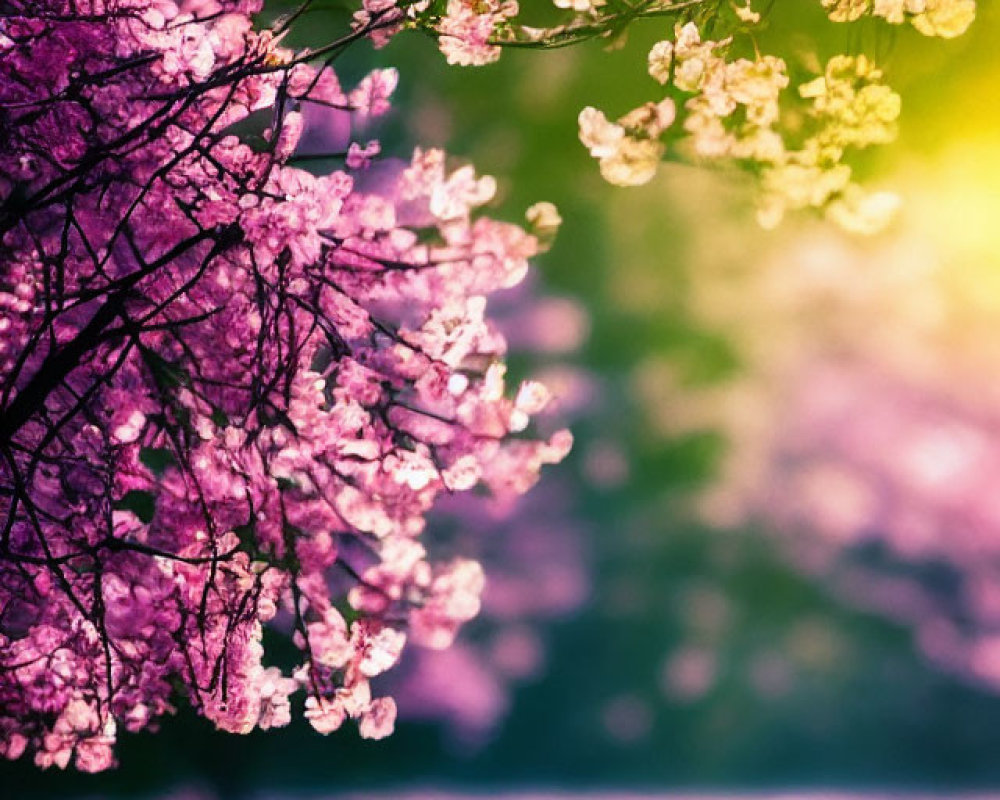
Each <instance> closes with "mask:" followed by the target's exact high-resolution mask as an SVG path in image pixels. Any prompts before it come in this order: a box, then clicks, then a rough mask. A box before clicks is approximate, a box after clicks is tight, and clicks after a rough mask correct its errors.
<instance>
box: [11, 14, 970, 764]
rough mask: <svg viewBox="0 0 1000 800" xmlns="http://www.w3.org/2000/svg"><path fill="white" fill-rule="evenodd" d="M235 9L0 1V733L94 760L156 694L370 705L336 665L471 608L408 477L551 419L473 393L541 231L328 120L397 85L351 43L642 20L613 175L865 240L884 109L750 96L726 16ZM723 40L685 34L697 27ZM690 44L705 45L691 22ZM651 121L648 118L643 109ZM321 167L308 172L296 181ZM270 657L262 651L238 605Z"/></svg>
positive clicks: (552, 441) (287, 706) (147, 721)
mask: <svg viewBox="0 0 1000 800" xmlns="http://www.w3.org/2000/svg"><path fill="white" fill-rule="evenodd" d="M310 5H311V3H310V2H308V1H307V2H304V3H303V4H302V5H301V6H299V7H298V8H297V10H296V11H294V12H292V13H291V14H290V15H288V16H287V17H285V18H284V19H282V20H280V21H279V22H277V23H275V25H274V26H273V27H272V28H270V29H266V30H260V29H257V28H255V27H254V24H253V20H252V16H253V15H254V14H255V13H256V12H258V11H259V10H260V6H261V3H260V0H30V1H29V0H7V1H6V2H4V3H2V4H0V143H2V147H0V334H2V338H0V753H2V754H3V755H4V756H6V757H8V758H17V757H19V756H21V755H22V754H23V753H25V752H31V753H32V754H33V756H34V759H35V762H36V763H37V764H39V765H40V766H49V765H53V764H55V765H58V766H61V767H65V766H66V765H67V764H69V763H70V761H71V760H72V761H73V762H74V763H75V765H76V766H77V767H78V768H80V769H83V770H89V771H96V770H101V769H104V768H107V767H108V766H110V765H111V764H112V763H113V760H114V756H113V745H114V742H115V740H116V737H117V735H118V733H119V732H120V731H121V730H127V731H138V730H142V729H146V728H150V727H153V726H155V725H156V723H157V720H158V719H159V718H160V717H162V716H163V715H164V714H166V713H169V712H170V711H172V710H173V707H174V705H175V704H176V703H177V702H179V701H183V702H186V703H189V704H190V705H191V706H192V707H193V708H194V709H195V710H196V711H197V712H198V713H200V714H202V715H203V716H205V717H206V718H208V719H210V720H211V721H212V722H213V723H214V724H216V725H217V726H218V727H219V728H222V729H224V730H227V731H232V732H247V731H250V730H252V729H254V728H270V727H275V726H280V725H284V724H286V723H287V722H288V721H289V720H290V716H291V704H292V697H293V696H294V695H295V694H296V693H299V694H301V695H302V696H303V697H304V703H303V705H304V714H305V716H306V717H307V718H308V719H309V721H310V722H311V724H312V725H313V726H314V727H315V728H316V729H317V730H318V731H320V732H323V733H326V732H330V731H332V730H334V729H336V728H338V727H339V726H341V725H342V724H343V723H344V721H345V720H346V719H347V718H352V719H355V720H357V722H358V725H359V729H360V732H361V735H362V736H366V737H371V738H378V737H382V736H385V735H386V734H388V733H389V732H390V731H391V729H392V726H393V720H394V717H395V703H394V701H393V699H392V698H391V697H387V696H384V697H377V698H375V697H373V696H372V690H371V684H370V681H371V679H372V678H375V677H376V676H378V675H380V674H382V673H384V672H385V671H386V670H388V669H389V668H391V667H392V666H393V665H394V664H395V663H396V661H397V660H398V658H399V656H400V653H401V650H402V648H403V647H404V644H405V643H406V642H407V641H412V642H414V643H417V644H421V645H424V646H427V647H431V648H445V647H447V646H448V645H449V644H450V643H451V642H452V640H453V639H454V637H455V634H456V631H457V629H458V627H459V626H460V625H461V624H462V623H463V622H465V621H467V620H469V619H470V618H472V617H473V616H474V615H475V614H476V612H477V610H478V608H479V594H480V591H481V589H482V584H483V574H482V570H481V568H480V567H479V565H478V564H477V563H475V562H474V561H471V560H465V559H461V558H459V559H456V560H452V561H449V562H446V563H437V562H435V561H433V560H432V559H430V558H429V556H428V553H427V550H426V548H425V547H424V546H423V544H422V543H421V533H422V531H423V528H424V524H425V515H426V513H427V512H428V510H429V509H430V508H431V507H432V506H433V504H434V502H435V500H436V498H437V497H438V496H439V495H441V494H443V493H454V492H462V491H468V490H471V489H473V488H480V489H485V490H487V491H489V492H492V493H494V494H507V493H514V494H516V493H520V492H523V491H525V490H526V489H528V488H529V487H530V486H531V484H532V483H533V482H534V480H535V478H536V475H537V472H538V470H539V468H540V467H541V466H542V465H544V464H546V463H553V462H556V461H559V460H560V459H561V458H562V457H563V456H564V455H565V454H566V452H567V450H568V448H569V445H570V436H569V434H568V433H567V432H566V431H557V432H555V433H553V434H552V435H550V436H548V437H541V435H540V434H539V432H538V431H537V430H536V429H534V428H533V426H532V417H533V416H534V415H535V414H536V413H537V412H539V411H541V410H542V409H543V408H544V407H545V406H546V405H547V403H548V400H549V394H548V392H547V390H546V389H545V388H544V387H543V386H541V385H540V384H538V383H536V382H531V381H529V382H525V383H523V384H521V385H520V386H519V387H518V388H517V389H516V390H515V391H513V392H508V391H507V390H506V387H505V381H504V373H505V369H504V365H503V356H504V353H505V341H504V337H503V336H502V335H501V334H500V332H499V330H498V329H497V327H496V326H495V325H493V324H492V323H491V322H490V321H489V319H488V318H487V316H486V304H487V300H486V298H487V297H488V296H489V295H490V294H491V293H493V292H495V291H497V290H499V289H503V288H507V287H511V286H513V285H515V284H517V283H518V282H519V281H520V280H521V279H522V278H523V277H524V275H525V272H526V270H527V265H528V260H529V259H530V258H531V257H532V256H534V255H535V254H536V253H537V252H538V251H539V249H540V247H541V246H542V244H543V243H544V241H545V240H546V239H547V237H548V236H549V235H550V234H551V232H552V228H553V226H554V224H555V223H554V220H556V219H557V215H556V213H555V211H554V209H552V208H551V207H550V206H547V205H539V206H536V207H534V208H533V209H530V210H529V214H528V222H529V231H525V230H523V229H522V228H520V227H518V226H515V225H512V224H507V223H503V222H499V221H496V220H493V219H490V218H488V217H486V216H483V215H482V214H481V213H480V212H479V209H480V208H481V207H482V206H483V205H485V204H486V203H487V202H489V200H490V199H491V197H492V195H493V193H494V190H495V185H494V182H493V181H492V180H491V179H490V178H482V177H476V175H475V173H474V171H473V170H472V168H470V167H462V168H460V169H457V170H455V171H451V172H449V170H448V169H447V166H446V163H445V156H444V154H443V153H442V152H439V151H420V150H418V151H417V152H416V153H415V154H414V155H413V157H412V159H410V160H409V161H408V162H407V163H406V164H404V165H402V166H399V165H396V164H394V163H393V162H390V161H388V160H383V159H382V158H381V157H380V146H379V143H378V142H377V141H366V142H361V141H355V140H354V139H353V137H352V135H351V131H352V127H353V123H355V122H360V121H363V120H365V119H367V118H370V117H377V116H379V115H381V114H383V113H384V112H386V111H387V110H388V108H389V97H390V95H391V93H392V91H393V89H394V87H395V85H396V81H397V76H396V73H395V72H394V71H392V70H376V71H374V72H372V73H371V74H369V75H368V76H367V77H365V78H364V79H363V80H361V81H360V83H358V84H357V85H356V86H354V87H353V88H344V87H342V86H341V85H340V83H339V81H338V79H337V76H336V74H335V73H334V71H333V69H332V64H333V62H334V60H335V59H337V58H338V57H339V56H340V55H341V54H342V53H343V51H344V50H345V49H346V48H347V47H348V46H350V45H351V44H352V43H354V42H356V41H358V40H360V39H364V38H366V37H367V38H370V39H371V40H373V42H374V43H375V44H376V45H381V44H384V43H385V42H386V41H387V40H388V39H389V38H390V37H391V36H392V35H394V34H395V33H396V32H398V31H401V30H403V29H406V28H416V29H421V30H424V31H429V32H431V33H432V34H433V35H435V36H436V37H437V39H438V41H439V43H440V47H441V50H442V51H443V52H444V54H445V56H446V57H447V58H448V60H449V61H450V62H451V63H455V64H481V63H486V62H489V61H491V60H493V59H495V58H496V57H497V56H498V55H499V53H500V51H501V49H502V48H503V47H505V46H509V47H519V46H526V47H539V48H545V47H555V46H562V45H565V44H571V43H573V42H576V41H581V40H584V39H588V38H594V37H604V36H613V35H616V34H617V33H619V32H620V31H621V30H623V29H624V27H625V26H627V24H628V23H630V22H631V21H633V20H635V19H640V18H644V17H665V18H667V19H668V20H670V21H672V22H673V23H676V28H675V29H674V30H675V35H674V38H673V39H671V40H668V41H665V42H661V43H660V44H659V45H657V47H656V48H654V51H653V53H651V54H650V60H649V69H650V73H651V74H652V76H653V77H654V78H655V79H656V80H657V81H659V82H660V83H661V84H665V85H669V86H670V87H671V88H670V92H671V94H670V95H669V96H668V97H666V98H664V99H662V100H661V101H659V102H657V103H650V104H647V105H646V106H643V107H641V108H639V109H637V110H636V111H633V112H631V113H630V114H628V115H626V116H625V117H623V118H621V119H620V120H618V122H616V123H611V122H609V121H608V120H607V119H606V118H605V117H604V116H603V115H602V114H601V113H600V112H597V111H595V110H593V109H587V110H585V111H584V113H583V114H582V115H581V119H580V122H581V136H582V139H583V141H584V143H585V144H586V145H587V147H588V148H589V149H590V151H591V153H592V154H593V155H594V156H595V157H597V158H599V159H600V161H601V169H602V172H603V174H604V175H605V177H607V178H608V179H609V180H610V181H612V182H614V183H619V184H635V183H641V182H643V181H644V180H648V179H649V178H651V177H652V175H653V173H654V172H655V164H656V163H657V162H658V161H659V160H660V159H661V157H663V156H664V154H665V153H666V152H667V147H668V145H670V144H671V143H672V142H673V141H674V140H675V139H679V138H682V137H681V134H680V133H679V131H680V128H683V132H684V135H685V136H689V137H690V140H691V142H692V143H693V148H694V152H695V153H696V154H697V155H698V156H700V157H706V158H728V159H732V160H736V161H737V162H741V163H744V164H745V165H749V166H751V167H752V168H753V170H755V171H756V172H757V174H759V175H760V177H761V183H762V186H763V190H764V191H763V198H764V205H763V209H764V218H765V219H766V220H767V221H776V220H777V219H778V218H779V217H780V215H781V213H782V212H783V211H784V209H785V208H786V207H788V208H794V207H804V206H817V207H823V208H826V209H827V210H828V211H829V213H831V214H832V215H834V216H837V217H840V218H842V219H847V220H849V221H853V220H855V219H861V220H862V221H861V222H859V223H856V225H857V226H859V227H867V226H868V225H869V219H870V218H871V217H872V216H874V217H879V216H881V213H882V211H883V210H884V209H885V207H886V206H887V204H888V201H887V200H885V198H880V197H876V198H875V199H874V200H872V199H871V198H867V199H866V198H864V197H863V196H862V195H861V194H859V193H858V192H859V190H855V188H853V184H851V183H850V170H849V169H847V168H846V167H844V166H842V165H841V163H840V162H841V159H842V157H843V155H844V152H845V151H846V150H847V149H848V148H851V147H855V148H857V147H864V146H867V145H869V144H874V143H878V142H883V141H887V140H888V139H890V138H891V136H892V130H893V124H894V120H895V117H896V115H897V113H898V105H899V101H898V98H897V97H896V96H895V95H894V94H893V93H892V92H891V90H889V89H888V88H887V87H885V86H884V85H883V84H882V83H881V74H880V72H879V71H878V69H877V68H876V67H875V66H874V65H873V64H871V63H870V62H868V61H867V60H866V59H863V58H862V57H839V59H834V60H833V61H831V62H830V63H829V64H828V65H827V67H826V69H825V71H824V72H823V74H822V75H821V76H819V77H816V76H813V77H811V78H810V80H809V81H807V82H803V83H801V84H800V86H799V95H800V97H801V100H802V101H803V102H804V103H805V112H804V113H805V116H806V118H807V119H808V120H809V122H808V124H807V125H805V126H804V127H802V128H799V129H796V130H794V131H790V130H786V129H785V128H784V127H783V126H784V124H785V122H786V121H787V118H786V116H785V115H784V113H783V112H782V110H781V107H780V105H779V102H778V98H779V95H780V93H781V91H782V90H783V89H784V88H785V86H786V85H787V84H788V83H789V77H788V76H787V74H786V69H785V66H784V63H783V62H782V61H781V60H780V59H777V58H773V57H769V56H766V55H759V54H758V55H755V57H754V58H742V57H741V58H737V57H736V54H737V53H738V48H737V47H736V44H735V42H736V41H737V38H738V40H739V41H741V42H744V43H745V42H749V41H751V31H752V29H753V28H754V26H757V25H759V24H762V17H761V15H760V14H759V13H758V12H757V11H755V10H754V9H753V8H751V7H750V6H735V5H730V4H728V3H720V2H709V0H690V2H688V1H684V2H665V1H664V0H607V2H599V0H557V2H555V3H554V7H553V8H552V9H550V10H551V11H552V13H555V14H557V15H561V19H560V20H557V21H555V22H553V24H546V25H545V26H543V27H539V26H531V25H528V24H526V23H524V22H522V21H521V20H520V16H519V15H520V10H519V9H518V6H517V4H516V3H515V2H511V0H505V1H504V2H501V1H500V0H448V2H442V1H441V0H435V1H434V2H432V1H431V0H398V2H393V1H392V0H364V2H363V3H362V7H361V8H360V9H358V10H357V13H356V14H355V15H354V21H353V25H352V27H351V29H350V30H349V31H347V32H346V33H345V35H344V36H343V37H342V38H340V39H338V40H335V41H332V42H329V43H327V44H325V45H323V46H321V47H318V48H315V49H309V50H305V51H299V52H296V51H293V50H290V49H287V48H285V47H283V46H281V39H282V36H283V35H284V34H285V33H286V32H287V31H288V29H289V27H290V26H292V25H294V24H295V23H296V21H297V20H298V19H300V18H301V17H302V15H303V14H304V13H305V12H306V11H308V10H310ZM824 5H825V6H827V8H828V10H829V12H830V14H831V17H832V18H833V19H835V20H840V19H855V18H857V17H859V16H863V15H875V16H880V17H883V18H885V19H886V20H888V21H889V22H892V23H900V22H904V21H907V20H909V21H911V22H912V23H913V24H914V25H915V26H916V27H918V28H919V29H920V30H921V31H923V32H925V33H929V34H938V35H944V36H950V35H954V34H957V33H959V32H961V30H963V29H964V28H965V27H966V26H967V25H968V23H969V21H971V18H972V15H973V13H974V3H973V2H972V0H905V1H904V0H898V2H891V0H889V2H879V1H878V0H876V2H874V3H869V2H867V0H861V1H860V2H850V3H846V2H824ZM722 29H725V31H729V32H731V33H732V36H733V37H737V38H730V37H729V36H727V35H724V36H721V37H717V34H716V33H714V32H713V31H718V30H722ZM710 34H711V36H712V37H717V38H710ZM678 116H680V117H682V118H683V124H682V125H681V126H680V127H678V126H677V125H675V117H678ZM331 160H335V161H337V162H338V168H337V169H335V170H333V171H331V172H328V173H326V174H316V173H315V172H314V171H310V170H309V169H307V167H310V166H313V167H314V166H316V165H322V164H327V163H329V162H330V161H331ZM264 625H269V626H271V627H272V628H273V629H275V630H277V631H280V632H284V633H286V634H287V635H288V636H290V637H291V639H292V640H293V642H294V644H295V645H296V646H297V648H298V651H299V653H300V657H299V663H298V665H297V667H295V668H294V669H291V670H287V671H282V670H281V669H279V668H278V667H276V666H272V665H270V663H269V659H268V653H267V652H266V651H265V648H264V645H263V626H264Z"/></svg>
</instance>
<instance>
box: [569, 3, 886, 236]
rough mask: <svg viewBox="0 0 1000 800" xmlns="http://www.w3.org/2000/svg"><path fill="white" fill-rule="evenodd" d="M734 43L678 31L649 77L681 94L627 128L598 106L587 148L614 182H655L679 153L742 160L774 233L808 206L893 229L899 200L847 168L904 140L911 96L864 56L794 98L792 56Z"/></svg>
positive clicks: (853, 224)
mask: <svg viewBox="0 0 1000 800" xmlns="http://www.w3.org/2000/svg"><path fill="white" fill-rule="evenodd" d="M734 46H735V41H734V39H733V37H728V38H726V39H721V40H703V39H702V35H701V31H700V29H699V26H698V25H697V24H696V23H695V22H693V21H691V22H687V23H685V24H683V25H681V24H678V25H677V27H676V28H675V31H674V38H673V39H672V40H670V39H668V40H664V41H661V42H658V43H657V44H656V45H654V46H653V48H652V50H650V52H649V58H648V69H649V74H650V75H651V76H652V77H653V78H654V79H655V80H656V81H657V82H659V83H661V84H665V85H667V86H669V88H670V89H671V91H672V95H668V96H667V97H666V98H664V99H663V100H661V101H659V102H658V103H654V102H650V103H647V104H646V105H644V106H641V107H639V108H637V109H635V110H633V111H631V112H629V113H628V114H626V115H625V116H623V117H621V118H620V119H618V120H617V121H616V122H611V121H609V120H608V119H607V118H606V117H605V116H604V114H603V113H601V112H600V111H598V110H597V109H594V108H586V109H584V110H583V112H581V114H580V139H581V141H582V142H583V144H584V146H585V147H587V148H588V150H589V151H590V153H591V155H592V156H594V157H595V158H597V159H599V162H600V167H601V174H602V175H603V176H604V177H605V179H606V180H608V181H609V182H610V183H613V184H616V185H619V186H635V185H640V184H643V183H647V182H648V181H650V180H651V179H652V178H653V176H654V175H655V174H656V170H657V167H658V166H659V164H660V162H661V161H662V160H663V158H664V155H665V153H666V152H667V150H668V147H670V146H671V145H673V146H675V147H676V148H679V152H682V153H684V154H685V156H687V157H689V158H692V159H694V160H696V161H708V162H714V161H721V162H729V163H736V164H740V165H742V166H743V167H745V168H746V169H747V170H748V171H750V172H752V173H754V174H755V175H756V176H757V181H758V184H759V187H760V200H759V214H758V217H759V219H760V221H761V223H762V224H763V225H765V226H766V227H773V226H775V225H777V224H778V222H780V221H781V219H782V217H783V216H784V214H785V212H786V211H788V210H795V209H803V208H818V209H822V210H824V211H825V212H826V213H827V215H828V216H830V217H831V218H833V219H834V220H835V221H837V222H839V223H840V224H842V225H843V226H844V227H846V228H848V229H852V230H858V231H870V230H876V229H879V228H880V227H882V226H883V225H884V224H885V222H886V221H887V220H888V217H889V216H890V215H891V213H892V211H893V210H894V208H895V199H894V198H893V197H890V196H886V195H885V194H875V195H869V194H866V193H865V192H864V191H863V190H862V189H861V188H860V187H859V186H858V185H857V184H855V183H854V182H853V181H852V179H851V168H850V166H849V165H848V164H846V163H845V162H844V158H845V155H847V153H848V152H849V151H850V150H852V149H853V150H859V149H863V148H866V147H869V146H871V145H873V144H884V143H887V142H890V141H892V139H893V138H894V137H895V122H896V119H897V117H898V116H899V110H900V99H899V96H898V95H897V94H896V93H894V92H893V91H892V90H891V89H890V88H889V87H888V86H886V85H885V84H884V83H883V81H882V72H881V70H879V69H878V68H877V67H875V65H874V64H873V63H872V62H871V61H870V60H869V59H868V58H867V57H866V56H864V55H858V56H843V55H840V56H834V57H833V58H831V59H830V60H829V62H828V63H827V64H826V67H825V69H824V71H823V73H822V74H821V75H819V76H807V77H806V79H804V80H802V81H801V82H799V83H798V84H797V85H796V86H795V90H794V96H792V97H788V95H789V94H790V92H789V91H787V90H788V89H789V86H790V85H791V84H792V80H791V77H790V75H789V69H788V67H787V65H786V63H785V61H784V60H783V59H781V58H778V57H776V56H772V55H766V54H757V55H755V56H754V57H753V58H733V57H732V56H731V53H732V51H733V49H734ZM674 96H677V98H678V99H677V100H675V99H674ZM786 98H787V99H786ZM783 101H784V102H783ZM676 118H679V119H676Z"/></svg>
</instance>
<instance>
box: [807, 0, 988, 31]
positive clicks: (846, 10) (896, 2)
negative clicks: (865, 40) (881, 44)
mask: <svg viewBox="0 0 1000 800" xmlns="http://www.w3.org/2000/svg"><path fill="white" fill-rule="evenodd" d="M822 2H823V8H825V9H826V10H827V13H828V14H829V16H830V19H832V20H833V21H834V22H854V20H857V19H861V17H864V16H872V17H881V18H882V19H884V20H885V21H886V22H890V23H892V24H893V25H902V24H903V23H904V22H909V23H910V24H911V25H913V27H914V28H916V29H917V30H918V31H920V32H921V33H923V34H925V35H926V36H942V37H944V38H946V39H950V38H953V37H955V36H961V35H962V34H963V33H965V31H966V29H968V27H969V25H971V24H972V21H973V20H974V19H975V17H976V2H975V0H822Z"/></svg>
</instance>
